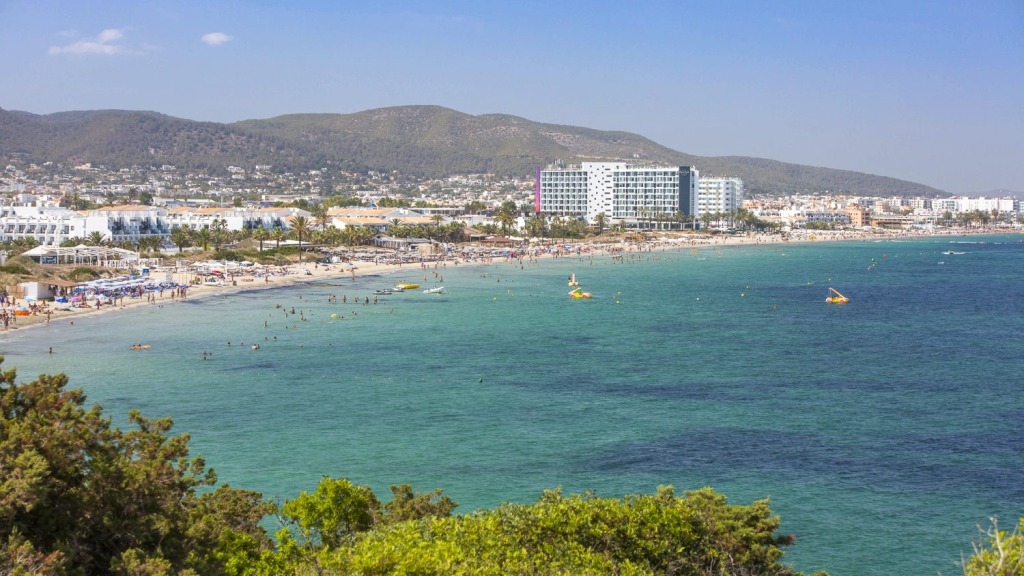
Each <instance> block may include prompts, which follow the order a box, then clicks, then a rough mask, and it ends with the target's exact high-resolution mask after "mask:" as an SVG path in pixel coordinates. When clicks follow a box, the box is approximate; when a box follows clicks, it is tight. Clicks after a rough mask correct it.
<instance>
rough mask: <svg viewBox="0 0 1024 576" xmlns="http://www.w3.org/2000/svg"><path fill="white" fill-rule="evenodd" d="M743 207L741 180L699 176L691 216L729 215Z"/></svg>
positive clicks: (698, 217)
mask: <svg viewBox="0 0 1024 576" xmlns="http://www.w3.org/2000/svg"><path fill="white" fill-rule="evenodd" d="M742 206H743V180H741V179H739V178H734V177H723V176H701V178H700V182H699V183H698V186H697V198H696V201H695V202H694V203H693V208H694V210H693V216H694V217H695V218H697V219H698V220H699V219H700V218H701V216H704V215H705V214H715V213H720V214H729V213H732V212H735V211H737V210H739V209H740V207H742Z"/></svg>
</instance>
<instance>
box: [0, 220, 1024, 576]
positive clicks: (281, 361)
mask: <svg viewBox="0 0 1024 576" xmlns="http://www.w3.org/2000/svg"><path fill="white" fill-rule="evenodd" d="M1021 240H1024V237H1022V236H1019V235H1016V236H991V237H968V238H931V239H922V240H915V241H906V242H850V243H820V244H805V245H783V246H759V247H730V248H725V249H721V248H708V247H704V248H700V249H699V250H697V251H696V252H691V251H690V250H684V251H679V252H651V253H643V254H633V255H626V256H625V257H624V258H623V259H622V260H621V261H618V260H612V259H610V258H607V257H594V258H589V257H585V258H563V259H558V260H548V261H542V262H540V263H524V264H523V265H522V267H520V265H519V263H497V264H494V265H492V266H486V267H464V266H459V267H456V266H451V265H449V266H447V267H445V268H441V269H438V270H437V272H438V273H439V274H441V275H443V277H444V282H443V283H444V284H445V285H446V286H447V287H448V290H449V293H448V294H446V295H441V296H438V295H424V294H422V293H420V292H419V291H416V292H411V293H404V294H399V295H395V296H391V297H387V298H385V299H382V300H381V301H379V302H378V303H377V304H372V303H371V304H358V305H356V304H353V303H352V302H351V301H350V302H349V303H347V304H342V303H341V296H342V295H345V296H347V297H348V298H349V300H351V299H352V298H353V297H354V296H356V295H358V296H360V297H364V296H367V295H369V294H370V293H371V291H372V290H373V289H375V288H381V287H385V286H390V285H391V284H393V283H394V282H395V281H397V280H399V279H403V280H418V281H420V283H421V284H424V286H425V287H426V286H430V285H433V284H434V283H435V281H434V278H433V274H432V273H428V277H427V279H426V280H424V279H423V276H424V273H423V272H420V271H418V270H415V269H410V270H408V271H405V272H400V273H398V274H395V275H392V276H387V277H376V278H359V279H358V280H357V281H356V283H354V284H353V283H352V281H351V280H350V279H346V278H339V279H337V280H332V281H329V282H319V283H317V284H311V285H307V286H298V287H287V288H279V289H273V290H265V291H251V292H244V293H236V294H229V295H222V296H216V297H212V298H209V299H203V300H190V301H187V302H184V303H181V302H177V303H171V302H165V305H164V306H163V307H162V308H161V307H156V306H152V307H147V308H145V309H142V310H138V309H137V310H132V311H130V312H125V313H112V314H106V315H101V316H96V317H91V318H79V319H77V320H76V321H75V325H74V326H68V325H67V320H54V321H53V322H52V324H51V325H50V326H42V327H38V328H32V329H28V330H17V331H13V332H11V333H8V334H3V335H0V350H2V354H4V355H5V356H6V361H5V363H4V366H5V367H7V368H10V367H11V366H14V367H17V368H18V370H19V375H20V379H21V380H26V379H30V378H32V377H34V375H36V374H38V373H40V372H65V373H67V374H68V375H69V376H70V378H71V383H72V386H81V387H83V388H84V389H85V391H86V393H87V394H88V396H89V399H90V401H94V402H98V403H100V404H102V405H103V406H104V409H105V412H106V413H107V414H108V415H109V416H111V417H113V418H114V419H115V421H116V422H119V423H123V422H124V421H125V419H126V414H127V412H128V410H129V409H131V408H139V409H141V410H142V412H143V414H145V415H147V416H151V417H157V416H172V417H173V418H174V419H175V423H176V427H175V430H177V431H179V432H181V431H187V432H189V433H190V434H191V437H192V446H193V449H194V451H195V452H196V453H200V454H202V455H203V456H204V457H205V458H206V460H207V462H208V464H209V465H211V466H212V467H213V468H215V469H216V470H217V472H218V475H219V478H220V480H221V481H222V482H227V483H230V484H231V485H233V486H240V487H245V488H249V489H254V490H259V491H262V492H263V493H264V494H265V495H266V496H268V497H273V498H281V499H283V498H290V497H293V496H295V495H297V494H298V493H299V492H300V491H302V490H311V489H313V488H315V486H316V483H317V482H318V480H319V478H320V477H321V476H322V475H324V474H328V475H333V476H345V477H348V478H351V479H352V480H353V481H355V482H357V483H361V484H369V485H371V486H372V487H373V488H374V490H375V491H376V492H377V493H378V495H380V496H382V497H383V496H385V495H387V494H388V489H387V487H388V486H389V485H390V484H398V483H411V484H413V486H414V487H416V488H417V489H419V490H432V489H433V488H442V489H444V490H445V492H446V493H447V494H449V495H450V496H451V497H452V498H454V499H455V500H456V501H457V502H459V503H460V507H459V511H460V512H469V511H472V510H475V509H479V508H488V507H493V506H496V505H497V504H499V503H500V502H502V501H506V500H510V501H523V502H525V501H533V500H536V498H537V497H538V496H539V495H540V493H541V492H542V491H543V490H544V489H548V488H554V487H557V486H561V487H562V488H563V490H564V491H565V492H567V493H571V492H580V491H583V490H587V489H593V490H595V491H596V492H597V493H598V494H599V495H602V496H608V497H619V496H622V495H624V494H630V493H641V492H643V493H650V492H653V491H654V490H655V489H656V488H657V486H658V485H661V484H672V485H674V486H675V487H676V489H677V490H679V491H682V490H687V489H693V488H698V487H701V486H712V487H713V488H715V489H716V490H718V491H720V492H723V493H725V494H726V495H727V496H728V497H729V499H730V501H731V502H733V503H740V504H748V503H750V502H751V501H753V500H756V499H761V498H765V497H770V498H771V501H772V508H773V510H774V511H775V512H776V513H777V514H779V515H780V516H781V517H782V530H783V531H784V532H792V533H795V534H796V535H797V544H796V545H795V546H793V547H792V548H791V549H789V550H788V551H787V554H786V557H785V560H786V561H787V562H790V563H792V564H794V566H795V567H796V568H797V569H799V570H803V571H812V570H818V569H825V570H829V571H830V572H831V573H832V574H835V575H845V574H857V575H860V574H863V575H888V574H938V573H943V574H957V573H959V572H960V570H959V568H958V562H959V560H960V558H961V555H966V554H969V553H970V551H971V542H972V540H974V539H976V538H977V536H978V532H977V527H978V525H982V526H985V525H986V524H987V522H988V518H989V517H990V516H998V517H999V518H1000V519H1001V524H1002V525H1003V526H1010V525H1012V524H1014V523H1015V522H1016V519H1017V518H1018V517H1020V516H1024V482H1022V481H1021V476H1022V474H1021V471H1022V470H1024V400H1022V398H1024V396H1022V394H1021V386H1022V382H1024V377H1022V369H1024V359H1022V356H1021V352H1022V350H1024V348H1022V346H1021V337H1020V333H1021V329H1022V328H1024V320H1022V314H1021V313H1022V311H1024V310H1022V306H1024V305H1022V301H1024V289H1022V288H1021V286H1024V244H1022V243H1021ZM947 251H954V252H962V254H944V253H943V252H947ZM573 272H574V273H576V275H577V276H578V277H579V279H580V280H581V283H582V284H583V286H584V288H585V289H586V290H588V291H590V292H592V293H594V299H593V300H589V301H573V300H570V299H569V298H567V295H566V294H567V291H568V288H567V286H566V279H567V277H568V275H569V273H573ZM829 286H834V287H836V288H837V289H839V290H840V291H841V292H843V293H844V294H846V295H847V296H849V297H850V299H851V302H850V303H849V304H846V305H841V306H840V305H829V304H826V303H824V299H825V296H826V295H827V289H828V287H829ZM330 294H335V295H337V296H338V303H337V304H330V303H329V302H328V296H329V295H330ZM370 298H371V300H372V296H370ZM278 304H280V305H281V308H277V307H276V305H278ZM292 307H294V308H295V310H296V314H294V315H292V314H286V312H290V310H291V308H292ZM332 314H333V315H336V316H337V317H335V318H332ZM300 316H301V317H300ZM301 318H305V320H302V319H301ZM265 321H266V323H267V327H266V328H265V327H264V322H265ZM228 342H231V345H230V346H229V345H228ZM254 342H258V343H260V344H261V349H260V350H258V351H253V350H251V349H250V344H252V343H254ZM134 343H148V344H150V345H152V350H149V351H131V350H129V346H130V345H131V344H134ZM49 346H53V348H54V354H53V355H52V356H50V355H48V354H45V352H46V350H47V348H48V347H49ZM204 351H209V352H212V353H213V355H212V356H211V357H209V359H207V360H203V354H202V353H203V352H204Z"/></svg>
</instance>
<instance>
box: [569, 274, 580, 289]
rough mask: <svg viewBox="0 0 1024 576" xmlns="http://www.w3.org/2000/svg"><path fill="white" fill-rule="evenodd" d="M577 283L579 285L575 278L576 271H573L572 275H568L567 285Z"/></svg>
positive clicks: (575, 284)
mask: <svg viewBox="0 0 1024 576" xmlns="http://www.w3.org/2000/svg"><path fill="white" fill-rule="evenodd" d="M579 285H580V283H579V281H577V280H576V273H575V272H573V273H572V275H570V276H569V286H579Z"/></svg>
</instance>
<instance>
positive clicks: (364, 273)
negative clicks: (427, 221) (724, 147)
mask: <svg viewBox="0 0 1024 576" xmlns="http://www.w3.org/2000/svg"><path fill="white" fill-rule="evenodd" d="M801 232H802V234H797V235H789V236H782V235H780V234H747V235H742V236H740V235H731V236H704V235H702V236H690V237H678V238H658V239H653V240H643V241H616V242H599V241H595V240H594V239H588V241H584V242H570V241H563V242H557V243H556V242H554V241H551V242H547V243H544V244H543V245H539V246H537V247H533V246H531V248H529V249H528V250H527V251H526V252H525V253H522V254H519V255H518V256H517V257H516V258H515V259H517V260H522V259H524V258H526V259H531V260H532V259H552V258H560V257H573V256H582V255H589V256H605V257H614V256H616V255H620V254H624V253H637V252H650V251H654V250H659V251H669V250H685V249H691V250H692V249H700V248H729V247H742V246H745V247H751V246H755V247H756V246H771V245H787V244H809V243H815V242H828V243H833V242H858V241H860V242H865V241H894V240H901V239H921V238H946V237H948V238H955V237H961V236H978V235H988V234H996V235H998V234H1011V233H1017V232H1009V231H1005V232H1004V231H992V230H973V229H971V230H967V229H964V230H950V231H945V230H944V231H943V232H942V233H907V232H901V233H883V234H878V233H874V232H835V231H817V230H805V231H801ZM566 248H568V249H566ZM509 260H510V257H509V256H507V255H506V256H503V257H501V259H500V260H498V259H497V258H496V257H494V256H486V257H479V256H477V257H473V256H466V252H464V253H463V255H462V256H455V257H453V258H451V259H447V258H445V259H442V260H431V261H424V262H421V263H405V264H400V263H385V264H381V263H376V262H369V261H362V260H357V261H355V262H353V263H352V266H346V265H345V264H324V263H321V262H316V261H311V262H308V263H302V264H298V263H295V264H290V265H288V266H286V267H284V268H283V269H282V272H281V273H280V274H277V275H270V276H264V277H257V276H255V275H239V276H235V277H233V278H232V280H231V281H230V282H229V283H225V285H223V286H214V285H204V284H190V285H189V286H188V289H187V291H186V294H185V296H184V297H174V296H171V297H168V296H164V295H163V293H162V292H163V291H161V293H160V294H159V295H156V294H152V295H150V297H145V298H143V297H138V298H121V299H120V302H118V303H116V304H107V305H105V306H100V307H93V306H90V307H88V308H84V307H69V308H68V309H50V311H49V314H43V313H40V314H34V315H31V316H18V317H17V318H16V321H15V322H12V323H11V324H10V326H9V327H7V328H6V329H2V330H0V334H7V333H13V332H18V333H21V331H22V330H25V329H31V328H34V327H38V326H50V325H52V324H54V323H56V325H64V326H67V325H73V324H74V320H75V319H78V318H86V317H91V316H97V315H100V314H112V313H116V312H126V311H130V310H132V309H136V308H138V307H140V306H145V305H160V306H163V305H166V304H174V303H177V302H181V301H184V300H202V299H205V298H209V297H212V296H216V295H219V294H224V293H237V292H245V291H251V290H266V289H274V288H282V287H286V286H295V285H299V284H304V283H310V282H315V281H317V280H325V279H335V280H347V279H349V278H351V281H352V282H353V283H355V282H356V281H357V279H367V278H372V277H383V276H388V275H391V274H395V273H398V272H403V271H416V272H420V271H425V270H428V269H431V268H434V267H435V266H436V265H438V264H442V265H448V264H449V263H451V264H453V265H456V266H468V267H473V266H489V265H493V264H495V263H500V262H503V261H509ZM168 292H172V291H170V290H168ZM49 304H50V306H53V303H52V302H50V303H49ZM54 308H55V307H54ZM68 321H70V322H68Z"/></svg>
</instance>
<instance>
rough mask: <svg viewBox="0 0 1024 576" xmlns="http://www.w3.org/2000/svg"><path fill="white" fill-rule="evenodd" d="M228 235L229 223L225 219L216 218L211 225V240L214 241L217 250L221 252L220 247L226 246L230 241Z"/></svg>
mask: <svg viewBox="0 0 1024 576" xmlns="http://www.w3.org/2000/svg"><path fill="white" fill-rule="evenodd" d="M228 233H229V231H228V221H227V220H226V219H224V218H214V219H213V222H211V223H210V239H211V240H212V241H213V247H214V249H215V250H220V247H221V246H223V245H224V242H225V241H226V240H227V239H228ZM204 249H205V248H204Z"/></svg>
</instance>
